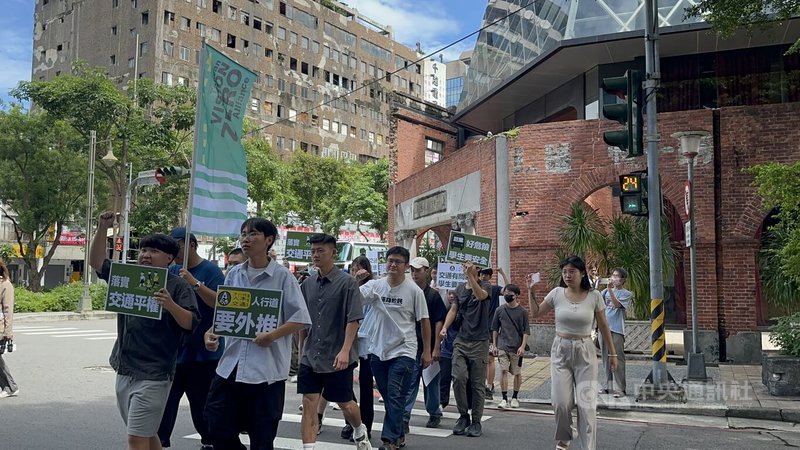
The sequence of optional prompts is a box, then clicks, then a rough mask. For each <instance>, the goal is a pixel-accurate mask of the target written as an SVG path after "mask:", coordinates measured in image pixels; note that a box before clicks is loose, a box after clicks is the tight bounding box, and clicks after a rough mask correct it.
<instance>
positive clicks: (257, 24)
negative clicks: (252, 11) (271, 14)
mask: <svg viewBox="0 0 800 450" xmlns="http://www.w3.org/2000/svg"><path fill="white" fill-rule="evenodd" d="M262 23H263V22H262V20H261V18H260V17H256V16H253V28H255V29H256V30H259V31H260V30H261V24H262Z"/></svg>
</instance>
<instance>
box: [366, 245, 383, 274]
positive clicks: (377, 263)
mask: <svg viewBox="0 0 800 450" xmlns="http://www.w3.org/2000/svg"><path fill="white" fill-rule="evenodd" d="M367 259H369V263H370V264H372V274H373V275H375V276H376V277H382V276H384V275H386V250H367Z"/></svg>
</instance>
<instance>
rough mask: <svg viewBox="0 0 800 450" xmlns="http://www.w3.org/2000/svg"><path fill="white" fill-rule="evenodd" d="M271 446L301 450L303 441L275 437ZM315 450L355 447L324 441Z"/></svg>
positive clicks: (196, 436)
mask: <svg viewBox="0 0 800 450" xmlns="http://www.w3.org/2000/svg"><path fill="white" fill-rule="evenodd" d="M184 439H194V440H198V441H199V440H200V435H199V434H197V433H195V434H190V435H188V436H184ZM239 440H240V441H242V444H244V445H250V437H249V436H248V435H246V434H241V435H239ZM273 446H274V447H275V448H276V449H281V450H302V449H303V441H302V440H301V439H292V438H284V437H276V438H275V441H274V442H273ZM314 448H315V449H319V450H353V449H354V448H355V445H353V444H335V443H333V442H324V441H317V442H316V444H315V445H314Z"/></svg>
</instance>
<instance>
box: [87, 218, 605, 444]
mask: <svg viewBox="0 0 800 450" xmlns="http://www.w3.org/2000/svg"><path fill="white" fill-rule="evenodd" d="M113 220H114V217H113V215H112V214H111V213H103V214H101V215H100V217H99V220H98V227H97V230H96V233H95V234H94V236H95V237H94V239H93V241H92V245H91V251H90V264H91V266H92V267H93V268H94V269H95V270H97V272H98V274H99V275H100V277H101V278H104V279H106V280H107V279H108V277H109V274H110V267H111V261H110V260H109V259H108V258H107V254H106V242H105V236H106V235H107V230H108V228H109V227H110V226H111V225H112V223H113ZM277 238H278V229H277V227H276V226H275V225H274V224H273V223H272V222H270V221H268V220H266V219H263V218H250V219H247V220H246V221H244V223H243V224H242V225H241V233H240V244H241V254H240V255H232V258H231V261H230V263H231V265H230V267H229V268H228V270H227V274H225V275H223V274H222V271H221V270H220V269H219V268H218V267H216V265H214V264H213V263H211V262H209V261H206V260H204V259H203V258H201V257H200V256H199V255H198V254H197V240H196V238H195V237H194V236H193V235H191V234H188V235H187V232H186V230H185V229H183V228H178V229H175V230H173V231H172V232H171V233H170V235H165V234H154V235H150V236H147V237H145V238H143V239H142V240H141V242H140V252H139V258H138V263H139V264H141V265H151V266H156V267H165V268H169V274H170V275H169V277H168V279H167V282H166V288H165V289H160V290H159V291H157V292H156V293H154V297H155V299H156V301H157V302H158V303H159V304H160V305H161V307H162V309H163V311H164V314H162V317H161V319H159V320H154V319H149V318H142V317H137V316H132V315H122V314H120V315H118V318H117V331H118V336H117V340H116V342H115V344H114V348H113V350H112V354H111V357H110V362H111V365H112V367H113V368H114V369H115V371H116V372H117V378H116V395H117V402H118V407H119V411H120V414H121V416H122V418H123V421H124V422H125V425H126V429H127V441H128V448H129V449H160V448H162V447H168V446H170V435H171V433H172V428H173V426H174V424H175V417H176V415H177V412H178V404H179V401H180V399H181V397H182V396H183V394H186V395H187V397H188V399H189V404H190V409H191V415H192V420H193V423H194V426H195V428H196V429H197V431H198V433H199V434H200V436H201V445H202V448H205V449H218V450H228V449H231V450H233V449H236V450H239V449H245V448H246V447H245V446H244V445H243V444H242V443H241V441H240V434H241V433H246V434H247V435H248V437H249V444H250V448H251V449H256V450H264V449H272V448H273V441H274V440H275V438H276V436H277V430H278V424H279V422H280V420H281V416H282V414H283V409H284V408H283V406H284V397H285V389H286V381H287V379H288V377H289V370H290V364H291V355H292V335H293V334H295V333H299V336H300V339H299V341H300V342H299V348H300V361H299V363H300V364H299V369H298V373H297V393H299V394H302V396H303V400H302V405H303V414H302V420H301V435H302V441H303V448H304V450H313V449H314V447H315V441H316V436H317V434H318V431H319V429H320V425H321V419H322V416H321V414H319V413H318V411H319V410H320V407H319V405H320V404H321V402H324V401H329V402H333V403H337V404H338V405H339V408H340V409H341V410H342V413H343V415H344V417H345V420H346V422H347V427H346V429H345V430H343V437H344V436H346V437H351V438H352V440H353V441H354V443H355V446H356V448H357V449H358V450H371V449H372V445H371V442H370V440H371V431H372V422H373V417H374V411H373V407H372V400H373V395H372V390H373V380H374V382H375V384H376V385H377V388H378V391H379V392H380V395H381V397H382V399H383V402H384V405H385V411H386V413H385V416H384V421H383V422H384V423H383V429H382V431H381V436H380V440H381V446H380V448H381V449H382V450H396V449H397V448H400V447H403V446H405V445H406V444H407V435H408V432H409V418H410V412H411V407H413V404H414V402H415V400H416V397H417V391H418V389H419V381H420V378H421V377H422V375H423V372H424V371H426V370H428V373H427V374H426V375H428V376H426V377H425V378H428V379H429V382H428V383H427V384H425V387H424V395H425V405H426V410H427V411H428V413H429V416H430V417H429V419H428V423H427V424H426V426H428V427H438V426H440V422H441V417H442V407H446V406H447V405H448V404H449V391H450V382H449V377H452V383H453V391H454V394H455V403H456V407H457V409H458V411H459V419H458V421H457V422H456V424H455V427H454V429H453V433H454V434H456V435H467V436H470V437H478V436H481V434H482V429H481V418H482V415H483V407H484V402H485V399H486V396H487V394H489V395H491V394H490V393H489V392H488V390H487V389H486V386H485V384H484V382H485V380H486V377H487V363H488V361H490V360H492V361H493V359H494V357H498V360H499V362H500V366H501V371H502V373H503V378H502V379H501V389H502V391H503V400H502V401H501V402H500V404H499V406H501V407H503V408H505V407H517V406H518V405H519V402H518V399H517V394H518V391H519V383H518V381H517V379H518V374H519V370H518V368H519V367H521V364H520V358H521V357H522V356H523V354H524V353H525V351H526V346H527V343H528V342H527V339H528V335H529V334H530V330H529V325H528V312H527V311H526V310H525V309H524V308H522V307H520V305H519V302H518V297H519V296H520V289H519V288H518V287H517V286H515V285H513V284H507V285H506V286H504V287H503V288H499V287H497V286H492V285H491V283H490V282H489V278H490V277H491V273H488V276H487V273H485V272H484V273H483V274H481V273H480V271H479V270H478V268H477V267H475V266H473V265H472V264H471V263H469V262H468V263H465V264H464V272H465V274H466V278H467V281H466V282H465V283H462V284H460V285H459V286H458V287H457V288H456V289H455V290H454V291H452V292H449V293H447V297H448V302H447V303H445V302H444V301H443V300H442V298H441V296H440V294H439V292H438V291H437V290H436V289H433V288H431V286H430V284H429V277H430V265H429V263H428V261H427V260H425V259H424V258H414V259H411V257H410V253H409V251H408V250H407V249H405V248H403V247H399V246H395V247H391V248H389V249H388V250H387V252H386V276H385V277H382V278H375V277H374V276H373V274H372V271H371V267H370V262H369V260H368V259H367V258H365V257H359V258H357V259H356V260H354V261H353V262H352V265H351V268H350V273H347V272H345V271H343V270H341V269H339V268H337V267H336V265H335V261H336V239H335V238H334V237H333V236H330V235H327V234H322V233H320V234H315V235H312V236H311V237H310V244H311V254H312V264H313V266H314V267H315V269H316V270H315V272H314V273H313V274H312V275H310V276H309V277H307V278H306V279H305V281H303V282H302V284H300V283H298V281H297V279H296V278H295V277H294V276H293V274H292V273H291V272H290V271H289V269H288V268H286V267H285V266H283V265H281V264H279V263H278V262H277V261H276V260H275V259H274V258H272V257H270V249H271V247H272V246H273V244H274V243H275V241H276V239H277ZM187 245H188V246H189V249H188V252H187V254H188V259H187V260H186V261H184V258H183V253H184V249H185V246H187ZM233 256H237V257H238V258H239V259H240V260H242V262H241V263H239V264H235V265H234V261H233ZM407 272H410V276H407V275H406V273H407ZM527 281H528V283H527V285H528V286H527V287H528V290H529V294H528V295H529V302H530V307H531V315H532V316H533V317H539V316H543V315H545V314H547V313H548V312H549V311H550V310H554V311H555V324H556V338H555V340H554V342H553V345H552V350H551V355H552V356H551V363H552V364H551V373H552V381H553V405H554V410H555V418H556V435H555V440H556V445H557V448H567V447H568V446H569V444H570V441H571V440H572V433H573V431H572V427H571V416H570V411H571V410H572V408H573V407H574V406H575V405H576V404H577V408H578V428H577V432H578V434H579V436H580V438H581V442H582V447H583V448H587V449H593V448H595V434H596V433H595V430H596V425H595V408H596V398H595V397H596V396H595V395H592V396H586V395H582V394H581V391H582V390H583V389H587V388H588V389H594V392H597V390H596V385H597V383H596V380H597V370H598V364H597V358H596V355H595V351H594V346H593V343H592V340H591V338H590V334H591V328H592V326H593V324H594V323H596V326H597V327H598V329H599V331H600V333H601V335H602V338H603V342H604V343H605V347H604V348H605V349H606V355H607V357H608V365H607V367H609V368H610V369H611V370H614V369H616V368H617V358H618V356H617V349H616V348H615V346H614V343H615V340H614V339H613V338H612V334H611V331H610V330H609V327H608V323H607V321H606V314H605V310H606V302H605V301H604V298H603V297H604V296H605V291H604V293H603V295H601V294H600V293H598V292H597V291H596V290H594V289H593V288H592V286H591V284H590V281H589V277H588V274H587V272H586V267H585V265H584V263H583V261H582V260H580V259H579V258H577V257H571V258H567V259H566V260H564V261H563V262H562V263H561V283H560V284H561V286H560V287H558V288H555V289H553V290H552V291H550V292H549V293H548V294H547V296H546V297H545V298H544V301H542V302H541V303H538V304H537V303H536V301H535V300H534V296H533V292H532V291H533V282H532V280H530V279H528V280H527ZM220 285H225V286H230V287H240V288H256V289H268V290H279V291H281V292H282V304H281V308H280V316H279V318H278V319H279V320H278V326H277V327H276V328H275V329H274V330H272V331H268V332H261V333H258V334H257V335H256V336H255V338H254V339H240V338H230V337H226V338H222V337H219V336H216V335H214V334H213V333H212V325H213V316H214V305H215V302H216V290H217V287H218V286H220ZM498 289H500V293H501V294H502V295H503V298H504V299H505V303H504V304H503V305H502V306H500V305H498V306H497V307H496V309H494V310H493V308H492V304H491V303H492V300H491V299H492V294H493V293H496V292H497V290H498ZM612 303H613V302H612ZM448 304H449V307H448V306H447V305H448ZM620 351H621V349H620ZM487 356H488V357H487ZM431 364H438V365H439V368H438V370H437V369H436V367H435V366H434V367H433V368H431V369H429V367H430V366H431ZM356 368H358V372H359V375H358V376H359V384H360V389H359V396H358V397H356V395H355V393H354V390H353V375H354V371H355V369H356ZM491 371H492V372H493V371H494V368H493V367H492V368H491ZM506 373H511V374H512V375H515V382H514V391H513V392H514V393H513V397H512V399H511V401H508V399H507V385H506V383H505V374H506ZM357 399H358V400H360V401H358V402H357V401H356V400H357Z"/></svg>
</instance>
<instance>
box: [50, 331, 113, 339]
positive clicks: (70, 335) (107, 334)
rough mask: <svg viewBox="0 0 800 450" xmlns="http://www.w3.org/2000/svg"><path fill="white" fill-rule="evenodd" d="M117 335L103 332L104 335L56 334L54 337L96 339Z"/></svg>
mask: <svg viewBox="0 0 800 450" xmlns="http://www.w3.org/2000/svg"><path fill="white" fill-rule="evenodd" d="M116 335H117V333H109V332H103V333H88V334H56V335H52V336H53V337H57V338H67V337H94V336H116Z"/></svg>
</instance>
